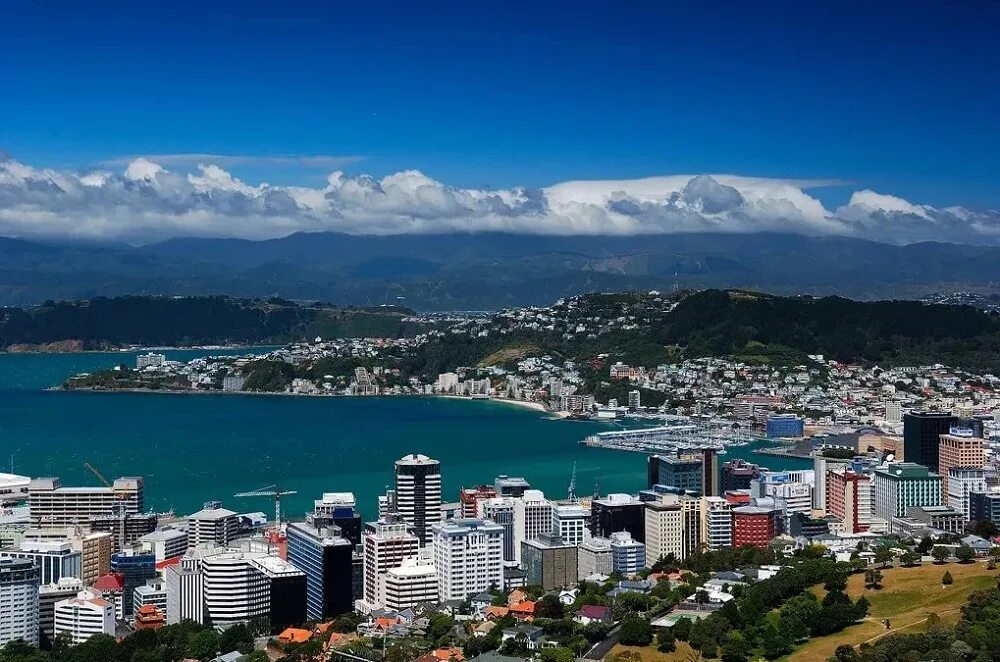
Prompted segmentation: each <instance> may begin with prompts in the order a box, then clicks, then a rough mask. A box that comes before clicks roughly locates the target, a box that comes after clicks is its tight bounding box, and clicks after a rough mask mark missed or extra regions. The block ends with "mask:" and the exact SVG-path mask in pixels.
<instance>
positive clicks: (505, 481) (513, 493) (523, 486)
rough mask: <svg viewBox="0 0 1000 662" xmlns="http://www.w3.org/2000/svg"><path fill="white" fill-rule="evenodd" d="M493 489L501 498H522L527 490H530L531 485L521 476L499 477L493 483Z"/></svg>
mask: <svg viewBox="0 0 1000 662" xmlns="http://www.w3.org/2000/svg"><path fill="white" fill-rule="evenodd" d="M493 489H494V491H496V493H497V496H501V497H522V496H524V492H525V490H530V489H531V485H530V484H529V483H528V481H526V480H525V479H524V478H522V477H520V476H507V475H503V474H501V475H499V476H497V477H496V479H495V480H494V481H493Z"/></svg>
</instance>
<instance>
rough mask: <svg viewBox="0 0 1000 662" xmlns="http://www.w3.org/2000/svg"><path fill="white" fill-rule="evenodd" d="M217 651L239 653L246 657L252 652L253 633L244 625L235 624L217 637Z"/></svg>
mask: <svg viewBox="0 0 1000 662" xmlns="http://www.w3.org/2000/svg"><path fill="white" fill-rule="evenodd" d="M219 650H220V651H222V652H223V653H228V652H230V651H239V652H240V653H243V654H244V655H246V654H247V653H249V652H250V651H252V650H253V633H252V632H250V628H248V627H247V626H246V624H245V623H237V624H236V625H233V626H230V627H228V628H226V629H225V630H223V631H222V634H221V635H219Z"/></svg>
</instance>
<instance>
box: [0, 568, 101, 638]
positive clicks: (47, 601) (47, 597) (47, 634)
mask: <svg viewBox="0 0 1000 662" xmlns="http://www.w3.org/2000/svg"><path fill="white" fill-rule="evenodd" d="M0 567H2V566H0ZM0 574H2V572H0ZM83 589H84V586H83V582H82V581H80V580H79V579H77V578H76V577H63V578H62V579H60V580H59V581H58V582H56V583H55V584H45V585H43V586H40V587H39V588H38V645H39V646H40V647H41V648H43V649H45V650H49V649H51V648H52V644H53V643H54V642H55V639H56V603H57V602H62V601H63V600H68V599H70V598H75V597H76V595H77V594H78V593H79V592H80V591H82V590H83ZM0 620H2V619H0Z"/></svg>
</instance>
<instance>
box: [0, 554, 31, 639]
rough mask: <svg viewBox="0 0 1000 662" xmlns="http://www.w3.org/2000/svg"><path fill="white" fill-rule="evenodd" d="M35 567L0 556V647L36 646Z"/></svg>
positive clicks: (22, 561) (27, 561)
mask: <svg viewBox="0 0 1000 662" xmlns="http://www.w3.org/2000/svg"><path fill="white" fill-rule="evenodd" d="M38 586H39V573H38V567H37V566H36V565H35V564H34V562H33V561H32V560H31V559H16V558H11V557H6V556H0V646H3V645H6V644H8V643H9V642H11V641H18V640H20V641H24V642H25V643H28V644H32V645H36V646H37V645H38V626H39V623H38Z"/></svg>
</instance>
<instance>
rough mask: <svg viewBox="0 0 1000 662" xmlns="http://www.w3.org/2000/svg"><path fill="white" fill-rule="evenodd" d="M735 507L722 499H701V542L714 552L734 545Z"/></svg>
mask: <svg viewBox="0 0 1000 662" xmlns="http://www.w3.org/2000/svg"><path fill="white" fill-rule="evenodd" d="M732 510H733V505H732V504H731V503H729V502H728V501H726V500H725V499H724V498H722V497H717V496H706V497H701V542H702V543H704V544H705V546H706V547H707V548H708V549H709V550H712V551H715V550H717V549H722V548H723V547H732V545H733V512H732Z"/></svg>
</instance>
